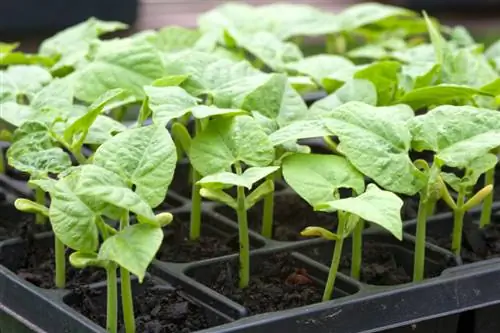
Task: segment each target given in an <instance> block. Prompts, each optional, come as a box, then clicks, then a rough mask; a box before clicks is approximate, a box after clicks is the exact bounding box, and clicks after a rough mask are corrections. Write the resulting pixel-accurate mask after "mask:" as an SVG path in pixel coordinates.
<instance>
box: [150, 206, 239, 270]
mask: <svg viewBox="0 0 500 333" xmlns="http://www.w3.org/2000/svg"><path fill="white" fill-rule="evenodd" d="M209 222H210V221H207V223H209ZM202 223H203V222H202ZM188 226H189V222H188V221H183V220H180V219H178V218H176V217H175V216H174V221H173V222H172V224H171V225H170V227H169V228H168V229H167V232H166V234H165V238H164V240H163V244H162V246H161V247H160V250H159V251H158V254H157V256H156V258H157V259H159V260H162V261H170V262H177V263H186V262H191V261H197V260H204V259H210V258H215V257H220V256H224V255H228V254H232V253H237V252H238V250H239V244H238V234H237V233H236V232H235V234H234V235H233V236H230V237H226V238H225V237H223V236H221V235H219V234H217V233H213V234H212V235H203V234H202V236H201V237H200V238H199V239H198V240H196V241H191V240H189V227H188ZM205 230H206V229H205ZM203 231H204V230H203V228H202V232H203Z"/></svg>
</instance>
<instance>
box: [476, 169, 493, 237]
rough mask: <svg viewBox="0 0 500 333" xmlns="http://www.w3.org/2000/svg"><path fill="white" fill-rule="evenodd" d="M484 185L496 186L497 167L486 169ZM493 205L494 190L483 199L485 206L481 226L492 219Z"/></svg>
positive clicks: (482, 211)
mask: <svg viewBox="0 0 500 333" xmlns="http://www.w3.org/2000/svg"><path fill="white" fill-rule="evenodd" d="M484 177H485V178H484V186H488V185H492V186H495V168H493V169H491V170H488V171H486V174H485V175H484ZM492 207H493V191H491V193H490V194H488V195H487V196H486V198H484V200H483V208H482V210H481V220H480V222H479V226H480V227H481V228H484V227H485V226H487V225H488V224H490V221H491V210H492Z"/></svg>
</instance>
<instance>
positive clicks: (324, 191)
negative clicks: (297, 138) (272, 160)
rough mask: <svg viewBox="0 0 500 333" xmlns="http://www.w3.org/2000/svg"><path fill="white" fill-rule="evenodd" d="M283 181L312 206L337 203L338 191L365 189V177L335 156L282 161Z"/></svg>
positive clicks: (312, 155)
mask: <svg viewBox="0 0 500 333" xmlns="http://www.w3.org/2000/svg"><path fill="white" fill-rule="evenodd" d="M283 177H284V178H285V180H286V182H287V183H288V185H290V186H291V187H292V188H293V190H294V191H295V192H297V194H299V195H300V196H301V197H302V198H303V199H304V200H306V201H307V202H308V203H309V204H310V205H311V206H314V205H316V204H318V203H322V202H326V201H332V200H335V199H338V198H336V197H335V192H336V191H337V190H338V189H339V188H352V189H353V190H354V191H355V192H356V193H361V192H363V191H364V189H365V182H364V177H363V175H362V174H361V173H359V171H357V170H356V169H355V168H354V167H353V166H352V165H351V164H350V163H349V162H348V161H347V160H346V159H345V158H343V157H340V156H334V155H315V154H294V155H290V156H288V157H286V158H285V159H284V160H283Z"/></svg>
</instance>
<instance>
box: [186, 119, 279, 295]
mask: <svg viewBox="0 0 500 333" xmlns="http://www.w3.org/2000/svg"><path fill="white" fill-rule="evenodd" d="M274 155H275V153H274V148H273V145H272V143H271V142H270V141H269V138H268V136H267V135H266V133H265V132H264V131H263V130H262V128H261V127H260V126H259V124H258V123H257V122H256V121H255V120H254V119H253V118H252V117H249V116H244V115H239V116H235V117H233V118H218V119H214V120H211V121H209V123H208V124H207V126H206V128H205V129H204V130H203V131H202V132H201V133H200V134H198V135H197V136H196V137H195V138H194V139H193V142H192V143H191V149H190V151H189V157H190V159H191V163H192V165H193V167H194V168H195V169H196V171H198V172H199V173H200V174H201V175H203V176H204V177H203V178H202V179H201V180H200V181H198V184H199V185H201V186H202V187H203V188H202V189H201V191H200V193H201V195H202V196H204V197H206V198H209V199H211V200H217V201H220V202H222V203H224V204H226V205H228V206H229V207H231V208H233V209H234V210H236V213H237V216H238V226H239V243H240V278H239V286H240V288H245V287H247V286H248V283H249V281H250V254H249V253H250V244H249V235H248V221H247V210H248V209H250V208H251V207H252V206H253V205H254V204H255V203H256V202H258V201H259V200H260V199H262V197H263V196H265V195H266V194H268V193H269V192H272V191H273V190H274V183H273V182H272V181H269V180H267V181H265V182H264V183H262V184H261V185H260V186H259V187H257V188H256V189H255V190H253V192H251V193H250V194H248V195H246V194H245V188H247V189H252V187H253V185H254V184H255V183H256V182H257V181H259V180H261V179H263V178H265V177H266V176H268V175H270V174H272V173H273V172H276V171H277V170H278V169H279V167H277V166H268V165H269V164H271V163H272V162H273V160H274ZM244 166H248V168H247V169H246V170H244V171H243V167H244ZM232 169H234V171H233V170H232ZM232 186H236V190H237V194H236V199H235V198H233V197H231V196H230V195H229V194H228V193H226V192H224V189H226V188H228V187H232Z"/></svg>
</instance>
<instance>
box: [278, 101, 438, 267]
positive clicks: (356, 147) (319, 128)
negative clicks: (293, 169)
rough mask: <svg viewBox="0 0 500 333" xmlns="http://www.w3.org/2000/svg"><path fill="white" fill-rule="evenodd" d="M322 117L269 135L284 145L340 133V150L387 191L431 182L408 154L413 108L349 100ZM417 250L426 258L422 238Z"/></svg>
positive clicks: (413, 190) (405, 190) (406, 189)
mask: <svg viewBox="0 0 500 333" xmlns="http://www.w3.org/2000/svg"><path fill="white" fill-rule="evenodd" d="M318 118H319V119H315V120H308V121H299V122H295V123H292V124H291V125H289V126H287V127H284V128H282V129H280V130H279V131H277V132H275V133H273V134H271V136H270V138H271V140H272V141H273V142H274V144H281V143H283V142H288V141H291V140H297V139H301V138H311V137H325V136H332V135H335V136H337V137H338V138H339V141H340V143H339V145H338V146H337V147H336V151H338V153H340V154H342V155H343V156H345V157H346V159H347V160H348V161H349V162H350V163H351V164H352V165H353V166H354V167H355V168H356V169H357V170H359V171H360V172H361V173H362V174H363V175H364V176H366V177H368V178H370V179H373V180H374V181H375V182H377V184H379V185H380V186H381V187H383V188H385V189H386V190H389V191H392V192H395V193H401V194H405V195H414V194H416V193H418V192H420V191H421V190H422V189H423V188H424V187H425V185H426V184H427V180H428V177H427V176H426V174H425V173H423V172H422V171H420V170H419V169H418V168H417V166H415V165H414V164H413V163H412V161H411V159H410V156H409V151H410V147H411V139H412V138H411V134H410V130H409V127H408V125H407V122H408V121H409V120H410V119H413V118H414V113H413V111H412V110H411V109H410V108H409V107H408V106H405V105H395V106H391V107H374V106H370V105H368V104H365V103H361V102H348V103H346V104H343V105H341V106H338V107H337V108H334V109H333V110H331V111H330V112H325V113H323V114H322V115H320V117H318ZM420 217H421V218H420V220H421V221H424V222H421V223H420V224H419V225H422V224H424V225H425V218H424V217H425V215H422V213H421V214H420ZM424 228H425V226H424ZM422 230H423V232H422ZM422 234H423V235H424V236H423V238H422V237H421V238H419V239H423V240H424V241H425V229H422V227H420V232H419V235H422ZM357 238H359V237H357ZM415 251H416V252H417V253H419V254H420V255H419V258H425V247H424V246H423V245H422V243H421V242H420V243H417V244H416V249H415ZM422 263H423V261H422Z"/></svg>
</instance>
